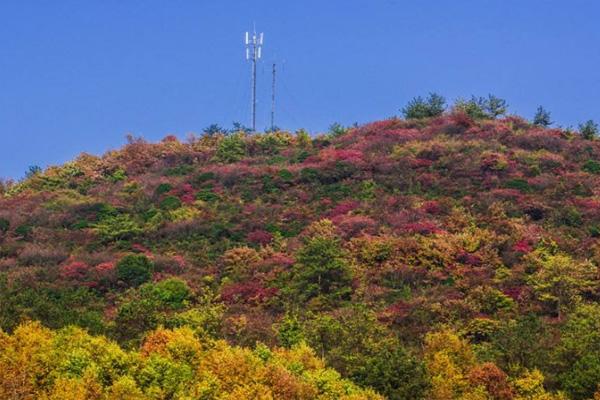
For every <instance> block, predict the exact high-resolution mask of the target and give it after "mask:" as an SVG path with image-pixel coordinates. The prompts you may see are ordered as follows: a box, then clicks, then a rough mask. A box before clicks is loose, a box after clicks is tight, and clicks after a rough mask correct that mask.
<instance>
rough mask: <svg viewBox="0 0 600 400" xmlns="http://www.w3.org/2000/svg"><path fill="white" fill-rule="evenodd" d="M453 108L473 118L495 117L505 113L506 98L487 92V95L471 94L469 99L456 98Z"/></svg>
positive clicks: (506, 107)
mask: <svg viewBox="0 0 600 400" xmlns="http://www.w3.org/2000/svg"><path fill="white" fill-rule="evenodd" d="M454 109H455V110H457V111H460V112H464V113H465V114H467V115H468V116H469V117H471V118H473V119H495V118H498V117H499V116H501V115H504V114H506V111H507V110H508V104H507V103H506V100H504V99H501V98H499V97H496V96H494V95H492V94H489V95H488V96H487V97H475V96H471V99H470V100H463V99H458V100H457V101H456V103H455V104H454Z"/></svg>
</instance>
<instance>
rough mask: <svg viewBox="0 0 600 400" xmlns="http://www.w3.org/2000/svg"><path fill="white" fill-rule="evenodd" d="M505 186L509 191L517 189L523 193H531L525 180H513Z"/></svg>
mask: <svg viewBox="0 0 600 400" xmlns="http://www.w3.org/2000/svg"><path fill="white" fill-rule="evenodd" d="M505 186H506V187H507V188H509V189H516V190H519V191H521V192H530V191H531V187H530V186H529V183H528V182H527V181H526V180H525V179H511V180H509V181H508V182H506V184H505Z"/></svg>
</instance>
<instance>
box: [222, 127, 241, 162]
mask: <svg viewBox="0 0 600 400" xmlns="http://www.w3.org/2000/svg"><path fill="white" fill-rule="evenodd" d="M245 154H246V144H245V142H244V138H243V133H239V132H238V133H235V134H233V135H231V136H227V137H224V138H223V139H221V141H220V142H219V144H218V146H217V153H216V157H217V160H219V161H221V162H224V163H232V162H236V161H239V160H241V159H242V157H244V155H245Z"/></svg>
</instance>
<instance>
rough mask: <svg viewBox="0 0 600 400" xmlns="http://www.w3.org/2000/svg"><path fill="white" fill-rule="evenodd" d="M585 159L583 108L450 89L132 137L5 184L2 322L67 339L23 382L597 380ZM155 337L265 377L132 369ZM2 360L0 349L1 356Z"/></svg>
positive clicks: (349, 389) (483, 392)
mask: <svg viewBox="0 0 600 400" xmlns="http://www.w3.org/2000/svg"><path fill="white" fill-rule="evenodd" d="M599 160H600V141H599V140H596V139H594V138H589V137H583V136H582V135H580V134H579V133H578V132H574V131H571V130H565V129H553V128H546V127H542V126H538V125H534V124H532V123H530V122H528V121H526V120H525V119H523V118H520V117H517V116H509V117H506V118H500V119H495V118H491V117H490V118H488V117H485V118H484V117H483V116H480V117H478V118H474V117H473V116H472V115H468V114H466V113H464V112H458V111H454V112H448V113H443V114H441V115H438V116H434V117H428V116H426V118H419V119H409V120H402V119H398V118H392V119H388V120H383V121H378V122H373V123H369V124H366V125H362V126H357V127H352V128H347V129H335V130H334V131H332V132H330V133H328V134H324V135H320V136H317V137H311V136H310V135H309V134H308V133H306V132H304V131H298V132H296V133H289V132H284V131H276V132H270V133H262V134H248V133H244V132H243V131H240V132H234V133H227V134H224V133H220V132H212V133H211V134H206V135H203V136H200V137H193V138H190V140H189V141H187V142H185V143H184V142H181V141H179V140H177V139H176V138H175V137H172V136H169V137H166V138H165V139H163V140H162V141H161V142H159V143H148V142H146V141H144V140H143V139H140V138H129V141H128V144H126V145H125V146H124V147H123V148H122V149H119V150H115V151H110V152H108V153H106V154H104V155H103V156H101V157H97V156H92V155H89V154H82V155H80V156H79V157H78V158H76V159H75V160H73V161H72V162H69V163H66V164H64V165H62V166H56V167H51V168H48V169H46V170H45V171H36V172H35V173H32V174H31V175H30V176H29V177H28V178H27V179H24V180H23V181H21V182H18V183H15V184H11V185H5V187H3V188H2V192H3V193H2V195H1V196H0V304H2V307H1V308H0V327H1V328H2V330H4V331H5V332H7V334H2V333H0V343H3V341H4V343H12V344H11V346H13V347H14V349H13V350H14V352H17V353H18V351H17V350H15V349H18V348H21V347H19V346H21V345H20V344H19V343H21V342H19V340H24V339H22V338H23V337H26V336H27V335H25V334H24V333H23V332H28V331H27V330H29V331H34V332H37V333H35V334H37V335H40V336H43V337H44V338H46V339H44V340H46V342H44V341H42V342H43V343H50V342H51V343H53V344H52V345H49V344H48V346H50V347H52V346H54V347H52V348H55V350H54V351H58V352H66V353H65V354H67V355H68V356H65V359H67V360H71V361H68V362H67V361H65V362H63V363H62V364H61V363H60V362H59V361H56V363H58V364H56V365H55V364H52V368H46V367H44V368H46V369H44V368H42V367H40V365H41V364H39V363H38V364H35V362H34V361H31V363H30V364H28V365H29V368H30V369H29V372H31V371H34V372H31V374H32V376H33V375H35V374H37V375H36V376H38V375H39V374H40V373H42V374H47V375H44V376H45V377H46V376H47V378H44V379H46V380H43V382H41V381H39V382H36V383H31V387H30V388H29V389H27V390H30V393H38V395H39V393H50V392H51V391H52V390H55V391H56V390H58V389H57V386H56V384H55V382H57V381H59V382H69V384H72V385H75V386H76V385H80V386H89V385H83V384H82V383H81V382H90V381H93V382H94V384H95V385H96V386H97V387H98V388H99V389H98V393H105V394H104V395H107V394H106V393H109V392H108V391H109V390H117V389H118V390H121V389H122V387H125V386H126V387H127V388H128V389H127V390H130V392H127V393H138V395H139V396H142V394H143V395H144V396H147V397H143V398H184V396H185V395H188V396H193V395H196V396H199V394H198V393H200V391H199V390H200V389H197V388H198V387H199V385H200V386H202V385H205V386H206V385H208V386H210V385H209V384H208V383H207V382H209V381H210V382H213V383H214V385H215V386H214V388H217V389H214V388H213V392H210V391H209V390H208V389H206V390H207V391H206V392H202V393H209V392H210V393H213V394H212V395H213V396H217V394H215V393H225V392H227V393H229V394H231V395H232V396H234V395H236V393H237V396H238V398H245V397H244V396H250V397H254V398H259V397H258V396H259V395H258V394H257V393H259V392H260V393H263V394H264V393H267V392H268V393H270V395H271V396H274V397H275V398H290V399H292V398H307V399H308V398H317V397H318V396H323V397H320V398H342V397H340V396H348V397H346V398H356V399H358V398H377V395H375V394H374V393H373V392H370V391H363V390H362V389H359V387H363V388H372V389H373V390H374V391H377V392H379V393H381V394H382V395H384V396H386V397H388V398H390V399H413V398H428V399H450V398H457V399H458V398H461V399H562V398H569V399H587V398H593V396H594V393H595V392H596V390H597V387H596V386H597V384H598V382H600V333H599V332H600V304H599V301H600V294H599V292H598V289H599V287H600V275H599V274H598V265H600V162H599ZM28 320H35V321H40V323H41V324H42V325H44V326H45V327H47V328H50V329H52V330H54V331H49V330H47V329H46V328H42V327H41V326H39V325H36V324H35V323H26V324H24V325H21V326H20V327H18V326H19V325H20V324H22V323H23V321H28ZM71 325H74V326H77V327H81V328H84V329H85V330H87V332H88V333H84V332H82V331H79V330H76V328H72V327H71V328H65V327H67V326H71ZM15 329H16V331H15ZM65 329H66V330H65ZM74 329H75V331H74ZM13 332H14V334H13ZM74 332H75V333H74ZM19 335H20V336H19ZM69 335H71V336H69ZM73 335H75V336H76V337H80V336H81V335H88V336H86V338H87V339H85V340H83V339H81V341H82V342H84V341H86V340H88V341H89V340H97V341H100V340H101V341H103V342H102V343H104V344H102V346H115V347H114V349H113V350H112V351H117V350H115V349H117V348H118V347H116V346H117V344H118V346H120V348H119V350H118V351H119V352H123V354H127V357H133V358H135V360H137V361H131V362H123V365H122V366H121V367H119V368H120V369H119V368H117V369H118V371H116V370H115V371H111V372H110V374H108V375H110V376H108V375H107V374H104V373H103V372H98V369H99V370H100V371H103V369H106V368H109V367H108V366H107V365H106V364H102V363H100V361H98V360H97V357H96V356H93V355H88V356H81V357H80V359H79V362H78V363H77V362H75V360H76V359H77V357H78V355H80V353H81V351H82V350H81V349H77V348H72V349H70V350H68V351H67V350H65V349H64V348H63V347H61V344H60V340H63V341H64V340H66V339H64V338H65V337H72V336H73ZM89 335H93V336H94V337H96V336H104V337H105V338H94V339H92V336H89ZM61 337H62V338H63V339H60V338H61ZM19 338H21V339H19ZM107 338H108V339H107ZM109 339H110V340H113V341H114V342H115V343H113V342H109V341H108V340H109ZM69 340H71V339H69ZM57 341H58V342H57ZM86 343H87V342H86ZM165 343H166V344H165ZM173 343H175V344H173ZM181 343H186V345H185V346H187V347H185V346H184V350H185V351H184V350H181V351H179V352H178V351H175V350H173V348H174V346H175V347H176V345H179V344H181ZM190 343H192V344H190ZM206 343H210V345H206ZM257 343H258V345H257ZM170 344H172V345H171V347H169V346H170ZM204 345H206V346H208V347H209V348H210V349H211V350H207V349H202V350H200V348H201V347H202V346H204ZM7 346H8V345H7ZM40 346H42V345H40ZM82 346H83V345H82ZM86 346H91V345H86ZM215 346H216V347H215ZM219 346H220V347H219ZM235 346H242V347H235ZM13 347H11V348H13ZM34 347H35V346H34ZM50 347H48V348H50ZM84 347H85V346H84ZM7 348H8V347H7ZM40 348H41V347H40ZM61 349H62V350H61ZM165 349H167V350H165ZM190 349H191V350H190ZM215 349H217V350H215ZM219 349H220V350H219ZM251 349H253V350H251ZM30 351H31V353H27V354H29V356H30V355H31V354H37V353H36V350H35V349H33V350H30ZM219 351H220V353H219ZM153 352H154V353H156V354H158V355H160V357H163V359H164V360H169V362H171V363H174V365H177V366H179V367H178V368H184V367H182V366H181V365H185V366H186V367H185V368H190V371H195V370H196V369H197V368H200V367H197V366H196V365H204V367H202V368H204V369H206V368H208V367H206V364H203V362H204V361H205V360H207V359H212V360H214V359H217V358H219V357H223V358H227V357H230V358H227V360H229V361H227V362H226V364H227V365H230V366H231V365H234V364H235V362H232V361H231V359H233V358H235V357H239V358H240V359H244V360H246V362H247V363H248V365H247V366H245V367H244V368H246V369H247V370H245V372H243V373H241V372H240V375H244V374H247V375H244V376H246V377H253V376H254V375H253V374H260V376H261V379H263V381H261V382H262V383H261V385H263V386H261V388H260V389H257V388H256V387H254V386H252V388H251V389H248V388H249V387H250V386H251V384H250V383H248V382H250V381H252V379H250V378H248V380H247V381H246V380H245V379H246V378H240V382H241V381H242V380H243V381H244V382H243V383H240V382H238V383H235V382H234V383H231V382H229V380H234V381H235V379H236V378H235V373H233V372H227V371H225V372H224V371H217V370H216V367H214V368H213V369H210V368H208V369H209V370H210V371H209V372H206V371H204V370H203V371H204V372H202V374H203V375H202V374H201V373H199V372H198V373H195V374H194V373H192V372H190V373H189V374H188V373H187V372H186V373H184V374H183V376H184V378H181V379H183V381H182V382H183V383H180V384H179V386H177V385H175V386H169V383H168V382H166V381H165V378H164V374H163V375H161V373H158V372H156V371H158V370H160V368H159V367H157V366H154V367H153V368H155V369H154V370H153V371H155V373H156V374H158V375H159V378H157V377H153V378H148V376H149V374H146V375H144V374H142V373H140V370H141V369H143V368H146V369H147V368H150V366H148V365H150V364H151V362H150V361H148V359H147V358H148V357H150V356H149V355H148V354H154V353H153ZM119 354H121V353H119ZM186 354H188V355H189V354H193V356H190V357H191V358H189V357H188V358H186V357H187V356H186ZM207 354H208V355H207ZM29 356H27V355H26V356H23V357H24V359H27V358H30V357H29ZM2 357H4V358H2ZM123 357H125V355H123ZM144 357H146V358H144ZM157 357H158V356H157ZM211 357H212V358H211ZM33 358H34V359H35V357H33ZM182 359H184V361H182ZM250 359H252V360H251V361H248V360H250ZM300 359H301V360H302V362H300V361H298V360H300ZM7 360H8V361H7ZM10 360H13V361H10ZM82 360H83V361H82ZM140 360H145V361H140ZM203 360H204V361H203ZM11 362H12V364H11ZM40 362H41V361H40ZM69 362H71V364H69V365H66V364H65V363H67V364H68V363H69ZM166 362H167V361H165V363H166ZM215 362H216V361H215ZM144 363H145V364H144ZM157 363H158V361H157ZM322 363H324V364H322ZM42 364H43V363H42ZM75 364H77V366H76V367H75V366H74V365H75ZM147 364H148V365H147ZM259 364H260V365H259ZM17 365H18V364H17V363H16V362H15V361H14V359H11V358H10V357H8V356H6V355H4V356H2V350H0V372H1V371H2V370H3V369H4V370H10V371H12V372H11V374H14V376H20V375H18V374H19V368H18V367H17ZM44 365H46V364H44ZM124 365H127V367H125V366H124ZM133 365H137V367H132V366H133ZM140 365H141V366H140ZM165 365H166V364H165ZM169 365H170V364H169ZM211 365H212V364H211ZM215 365H216V364H215ZM326 366H327V367H330V368H333V369H335V370H336V371H337V372H335V371H334V370H333V369H327V368H326ZM11 368H12V369H11ZM94 368H96V369H95V370H94ZM136 368H137V369H136ZM169 368H175V367H169ZM232 368H233V367H232ZM240 368H241V367H240ZM38 369H40V370H41V371H43V372H40V370H38ZM167 370H168V368H167V367H165V369H164V370H163V371H167ZM24 371H25V372H23V371H21V372H20V373H22V374H27V373H29V372H27V371H28V370H27V368H26V369H24ZM94 371H95V372H94ZM169 371H171V370H169ZM186 371H187V369H186ZM198 371H200V370H198ZM265 371H266V372H265ZM177 374H179V373H177ZM207 374H208V375H210V376H211V378H210V379H209V378H207V376H208V375H207ZM227 374H231V375H232V376H233V377H231V376H229V377H227ZM7 376H8V375H7ZM10 376H13V375H10ZM267 376H268V378H267ZM21 378H22V377H21ZM21 378H19V379H21ZM15 379H17V378H15ZM23 379H26V380H27V379H29V378H27V377H26V378H23ZM60 379H63V381H60ZM86 379H87V381H86ZM161 379H162V380H161ZM211 379H212V380H211ZM228 379H229V380H228ZM40 382H41V383H40ZM123 382H125V383H123ZM351 382H352V383H351ZM117 383H118V384H119V385H120V386H117V389H115V385H116V384H117ZM1 385H4V384H0V386H1ZM53 385H54V386H53ZM236 385H240V386H239V387H242V386H241V385H245V386H243V387H244V388H245V389H244V390H247V392H244V393H246V394H245V395H244V394H240V393H242V392H235V390H234V389H232V388H233V387H237V386H236ZM278 385H279V386H278ZM327 385H330V386H327ZM7 387H8V386H6V385H5V386H3V388H2V389H0V393H3V392H2V390H5V392H4V393H9V392H8V390H9V389H7ZM192 387H194V388H196V389H194V390H196V391H195V392H194V391H192V389H191V388H192ZM202 387H204V386H202ZM292 387H293V388H294V389H293V390H292V389H291V388H292ZM119 388H121V389H119ZM282 388H283V389H282ZM284 389H285V390H284ZM81 390H84V391H85V389H81ZM123 390H124V389H123ZM236 390H237V389H236ZM240 390H241V389H240ZM269 390H270V392H269ZM328 390H331V392H328ZM44 391H45V392H44ZM103 391H104V392H103ZM136 391H137V392H136ZM261 391H262V392H261ZM11 393H12V392H11ZM57 393H58V392H57ZM110 393H113V392H110ZM123 393H125V392H123ZM153 393H154V394H153ZM156 393H160V394H156ZM191 393H195V394H191ZM248 393H252V395H250V394H248ZM57 396H60V395H57ZM86 396H88V395H86ZM89 396H90V397H81V398H93V397H91V395H89ZM98 396H100V395H98ZM107 396H109V395H107ZM132 396H133V395H132ZM153 396H154V397H153ZM160 396H163V397H160ZM169 396H172V397H169ZM177 396H179V397H177ZM206 396H208V395H206ZM240 396H241V397H240ZM264 396H266V397H264V398H270V397H268V395H267V394H264ZM286 396H287V397H286ZM326 396H330V397H326ZM352 396H355V397H352ZM561 396H565V397H561ZM597 396H600V394H597ZM15 398H22V397H15ZM57 398H60V397H57ZM97 398H102V397H97ZM108 398H110V397H108ZM123 398H126V397H123ZM131 398H134V397H131ZM135 398H138V397H135ZM140 398H141V397H140ZM206 398H217V397H206ZM219 398H221V397H219ZM247 398H249V397H247Z"/></svg>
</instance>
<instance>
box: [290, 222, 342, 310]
mask: <svg viewBox="0 0 600 400" xmlns="http://www.w3.org/2000/svg"><path fill="white" fill-rule="evenodd" d="M327 224H329V225H330V224H331V223H330V222H325V225H327ZM296 260H297V263H296V265H295V266H294V270H293V284H292V287H293V289H292V290H293V292H294V294H295V297H296V298H297V299H298V300H299V301H301V302H306V301H309V300H314V301H316V302H317V304H318V303H322V304H323V305H333V304H337V303H339V302H340V301H343V300H348V299H349V298H350V295H351V293H352V286H351V285H352V274H351V272H350V268H349V266H348V264H347V262H346V260H345V258H344V252H343V250H342V249H341V244H340V239H339V238H338V237H337V236H335V235H333V234H329V233H326V234H320V233H317V234H315V235H313V236H311V237H308V238H307V239H306V240H305V243H304V246H303V247H302V248H301V249H300V250H299V251H298V255H297V258H296Z"/></svg>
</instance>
